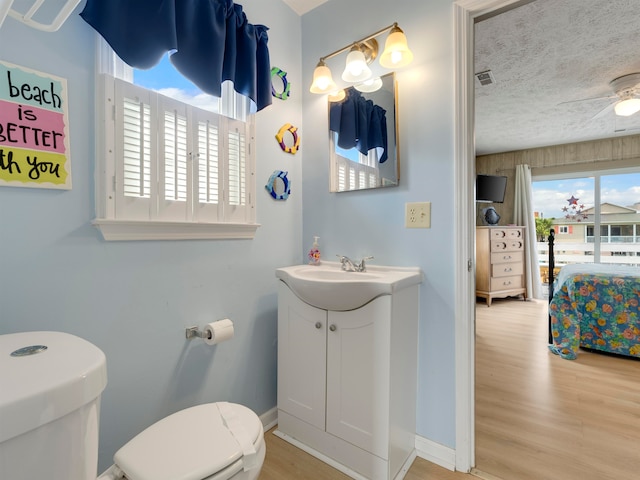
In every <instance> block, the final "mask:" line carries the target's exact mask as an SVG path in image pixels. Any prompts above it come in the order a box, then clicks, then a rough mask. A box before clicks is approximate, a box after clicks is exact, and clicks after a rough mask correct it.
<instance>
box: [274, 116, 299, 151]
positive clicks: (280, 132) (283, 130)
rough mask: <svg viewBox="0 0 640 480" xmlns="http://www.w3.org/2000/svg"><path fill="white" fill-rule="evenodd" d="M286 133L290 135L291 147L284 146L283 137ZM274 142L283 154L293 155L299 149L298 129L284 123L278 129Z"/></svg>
mask: <svg viewBox="0 0 640 480" xmlns="http://www.w3.org/2000/svg"><path fill="white" fill-rule="evenodd" d="M286 132H289V133H291V135H292V136H293V145H291V146H287V145H286V144H285V141H284V135H285V133H286ZM276 140H277V141H278V143H279V144H280V148H281V149H282V151H283V152H286V153H291V154H292V155H295V153H296V152H297V151H298V148H300V137H299V136H298V128H297V127H294V126H293V125H291V124H290V123H285V124H284V125H283V126H282V127H280V130H278V133H276Z"/></svg>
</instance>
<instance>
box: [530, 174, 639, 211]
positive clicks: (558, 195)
mask: <svg viewBox="0 0 640 480" xmlns="http://www.w3.org/2000/svg"><path fill="white" fill-rule="evenodd" d="M594 185H595V183H594V178H593V177H583V178H575V179H564V180H549V181H542V182H536V181H534V182H533V205H534V210H535V211H537V212H542V215H543V217H544V218H552V217H554V218H560V217H564V216H565V215H566V213H565V212H563V211H562V208H563V207H565V206H569V202H568V201H567V200H568V199H569V198H571V197H572V196H574V197H576V198H577V199H578V205H579V206H580V205H584V208H590V207H593V204H594ZM600 189H601V199H600V200H601V202H602V203H605V202H608V203H614V204H616V205H622V206H625V207H626V206H630V205H633V204H634V203H640V173H626V174H619V175H603V176H602V177H601V186H600Z"/></svg>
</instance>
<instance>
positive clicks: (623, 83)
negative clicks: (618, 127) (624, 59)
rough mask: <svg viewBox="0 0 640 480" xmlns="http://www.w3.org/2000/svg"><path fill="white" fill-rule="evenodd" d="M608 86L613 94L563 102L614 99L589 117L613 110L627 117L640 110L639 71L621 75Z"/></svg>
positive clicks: (599, 115) (595, 117) (594, 117)
mask: <svg viewBox="0 0 640 480" xmlns="http://www.w3.org/2000/svg"><path fill="white" fill-rule="evenodd" d="M609 87H611V90H613V92H614V94H615V95H609V96H606V97H594V98H583V99H581V100H572V101H569V102H562V103H561V104H560V105H562V104H565V103H575V102H584V101H587V100H601V99H612V100H613V99H615V101H613V102H611V103H610V104H609V105H607V106H606V107H604V108H603V109H602V110H600V111H599V112H598V113H596V114H595V115H594V116H593V117H592V118H591V119H592V120H595V119H597V118H600V117H602V116H604V115H606V114H607V113H609V112H611V110H613V111H614V112H615V114H616V115H618V116H620V117H629V116H631V115H633V114H635V113H637V112H640V73H630V74H628V75H623V76H622V77H618V78H616V79H614V80H611V82H609Z"/></svg>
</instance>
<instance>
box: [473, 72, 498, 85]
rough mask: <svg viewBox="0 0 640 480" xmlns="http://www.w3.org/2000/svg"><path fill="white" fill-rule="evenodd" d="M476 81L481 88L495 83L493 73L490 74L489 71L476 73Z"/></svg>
mask: <svg viewBox="0 0 640 480" xmlns="http://www.w3.org/2000/svg"><path fill="white" fill-rule="evenodd" d="M476 79H477V80H478V83H480V85H482V86H483V87H486V86H487V85H493V84H494V83H496V79H495V78H493V73H491V70H485V71H484V72H479V73H476Z"/></svg>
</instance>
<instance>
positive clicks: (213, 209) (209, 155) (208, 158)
mask: <svg viewBox="0 0 640 480" xmlns="http://www.w3.org/2000/svg"><path fill="white" fill-rule="evenodd" d="M219 120H220V116H219V115H216V114H212V113H209V112H205V111H203V110H198V111H197V112H196V113H195V114H194V124H196V125H197V132H195V134H196V145H197V148H196V149H195V157H194V162H195V165H194V168H195V169H196V172H197V182H196V184H195V192H194V199H195V201H196V204H195V209H194V219H195V220H197V221H199V222H218V221H221V220H222V218H223V208H222V207H223V203H222V181H221V176H222V170H223V169H222V168H221V164H223V162H222V161H221V159H222V158H223V157H224V155H222V152H221V140H220V122H219Z"/></svg>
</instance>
